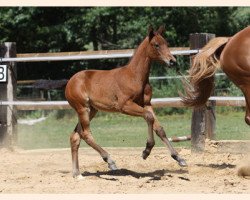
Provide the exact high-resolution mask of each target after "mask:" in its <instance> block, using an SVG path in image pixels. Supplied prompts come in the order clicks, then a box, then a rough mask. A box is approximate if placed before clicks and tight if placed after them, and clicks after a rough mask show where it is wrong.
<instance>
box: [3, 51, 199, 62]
mask: <svg viewBox="0 0 250 200" xmlns="http://www.w3.org/2000/svg"><path fill="white" fill-rule="evenodd" d="M102 52H103V53H97V52H96V53H95V52H93V53H91V54H89V55H88V54H83V55H64V56H63V55H61V56H35V55H34V56H32V57H17V58H0V60H1V62H41V61H63V60H93V59H107V58H129V57H131V56H132V55H133V53H134V50H131V51H129V52H127V51H124V53H116V52H111V53H110V52H109V51H102ZM198 52H199V50H198V49H195V50H173V51H171V54H172V55H190V54H196V53H198ZM86 53H87V52H86ZM51 54H53V53H51Z"/></svg>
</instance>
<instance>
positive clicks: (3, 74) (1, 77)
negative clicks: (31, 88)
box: [0, 65, 7, 83]
mask: <svg viewBox="0 0 250 200" xmlns="http://www.w3.org/2000/svg"><path fill="white" fill-rule="evenodd" d="M0 82H4V83H5V82H7V65H0Z"/></svg>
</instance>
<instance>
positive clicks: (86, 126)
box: [77, 107, 117, 170]
mask: <svg viewBox="0 0 250 200" xmlns="http://www.w3.org/2000/svg"><path fill="white" fill-rule="evenodd" d="M77 113H78V117H79V121H80V123H81V126H82V131H81V132H80V137H81V138H82V139H83V140H84V141H85V142H86V143H87V144H88V145H89V146H91V147H92V148H93V149H95V150H96V151H97V152H98V153H99V154H100V155H101V157H102V158H103V160H104V161H105V162H107V163H108V167H109V168H110V169H111V170H116V169H117V167H116V164H115V162H114V161H113V160H112V159H111V157H110V155H109V154H108V153H107V152H106V151H105V150H104V149H102V148H101V147H100V146H99V145H98V144H96V142H95V140H94V138H93V136H92V134H91V130H90V115H89V108H86V107H81V108H80V109H78V110H77Z"/></svg>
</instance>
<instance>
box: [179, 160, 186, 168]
mask: <svg viewBox="0 0 250 200" xmlns="http://www.w3.org/2000/svg"><path fill="white" fill-rule="evenodd" d="M178 163H179V165H180V166H181V167H186V166H187V163H186V161H185V160H184V159H182V158H180V159H179V160H178Z"/></svg>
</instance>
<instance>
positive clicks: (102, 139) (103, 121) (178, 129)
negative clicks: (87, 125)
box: [18, 112, 250, 149]
mask: <svg viewBox="0 0 250 200" xmlns="http://www.w3.org/2000/svg"><path fill="white" fill-rule="evenodd" d="M55 116H56V115H55V114H50V115H49V117H48V118H47V119H46V120H45V121H42V122H40V123H37V124H35V125H32V126H30V125H23V124H20V125H18V145H19V146H20V147H21V148H23V149H39V148H65V147H70V144H69V135H70V133H71V132H72V130H73V129H74V128H75V125H76V123H77V117H76V116H74V117H71V116H67V115H66V116H64V118H62V119H56V117H55ZM216 117H217V123H216V139H219V140H222V139H239V140H240V139H242V140H244V139H249V138H250V131H249V130H250V129H249V127H248V126H247V125H246V124H245V122H244V112H230V113H223V114H217V115H216ZM158 119H159V121H160V122H161V124H162V126H163V127H164V129H165V131H166V133H167V136H168V137H172V136H183V135H188V134H190V129H191V128H190V126H191V113H186V114H174V115H165V116H159V117H158ZM91 130H92V134H93V136H94V138H95V140H96V142H97V143H98V144H99V145H101V146H103V147H144V146H145V144H146V140H147V124H146V122H145V121H144V120H143V119H142V118H139V117H130V116H126V115H121V114H105V115H104V114H99V115H98V116H97V117H95V118H94V119H93V120H92V123H91ZM155 139H156V146H164V145H163V143H162V142H161V141H160V139H159V138H158V137H157V136H156V137H155ZM174 146H186V147H188V146H190V142H181V143H174ZM81 147H87V145H86V144H85V142H84V141H82V142H81Z"/></svg>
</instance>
